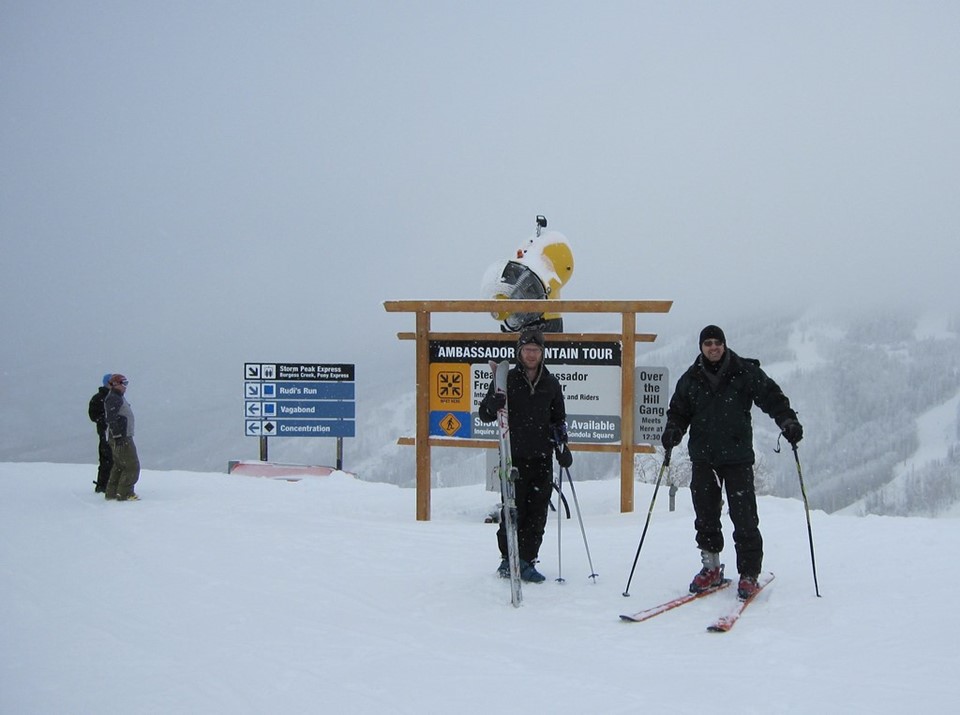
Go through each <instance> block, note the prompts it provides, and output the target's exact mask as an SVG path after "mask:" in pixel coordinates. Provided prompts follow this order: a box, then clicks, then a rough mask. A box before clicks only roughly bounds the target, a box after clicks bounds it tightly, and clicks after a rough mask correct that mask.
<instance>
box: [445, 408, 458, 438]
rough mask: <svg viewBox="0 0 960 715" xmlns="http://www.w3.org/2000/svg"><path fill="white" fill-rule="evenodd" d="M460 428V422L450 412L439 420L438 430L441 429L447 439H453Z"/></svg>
mask: <svg viewBox="0 0 960 715" xmlns="http://www.w3.org/2000/svg"><path fill="white" fill-rule="evenodd" d="M460 427H461V425H460V420H458V419H457V418H456V416H455V415H454V414H453V413H452V412H449V413H447V416H446V417H444V418H443V419H442V420H440V429H442V430H443V431H444V432H445V433H446V435H447V436H448V437H453V435H455V434H456V433H457V430H459V429H460Z"/></svg>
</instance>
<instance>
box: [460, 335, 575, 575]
mask: <svg viewBox="0 0 960 715" xmlns="http://www.w3.org/2000/svg"><path fill="white" fill-rule="evenodd" d="M545 347H546V343H545V341H544V338H543V333H542V332H540V331H539V330H524V331H523V332H522V333H521V334H520V338H519V340H518V341H517V364H516V365H515V366H514V367H513V369H511V370H510V373H509V375H508V377H507V394H506V397H504V395H502V394H497V392H496V391H495V389H494V385H493V382H492V381H491V384H490V389H489V390H488V392H487V395H486V396H485V397H484V398H483V401H482V402H481V403H480V407H479V410H478V413H479V416H480V419H481V420H482V421H484V422H493V421H494V420H496V419H497V411H498V410H499V409H502V408H503V406H504V404H505V403H506V405H507V413H508V415H509V423H510V452H511V456H512V459H513V466H514V467H516V468H517V471H518V477H517V481H516V484H515V487H516V503H517V541H518V544H519V552H520V577H521V578H522V579H523V580H524V581H529V582H532V583H541V582H542V581H544V580H545V577H544V576H543V574H541V573H540V572H539V571H537V569H536V566H535V564H536V563H537V556H538V555H539V553H540V544H541V542H542V541H543V530H544V528H545V527H546V524H547V510H548V508H549V504H550V495H551V491H552V489H553V456H552V455H553V452H554V443H553V441H552V440H551V437H552V435H553V431H554V428H555V427H557V426H559V425H564V427H563V432H564V433H565V432H566V429H565V422H566V419H567V413H566V408H565V406H564V400H563V391H562V389H561V388H560V383H559V381H558V380H557V378H556V377H555V376H554V375H552V374H551V373H550V371H549V370H548V369H547V367H546V365H544V364H543V357H544V349H545ZM558 461H559V462H560V465H561V466H563V467H569V466H570V465H571V464H573V454H571V452H570V449H569V447H567V446H566V445H564V446H563V449H562V450H560V451H559V453H558ZM504 522H505V519H504V517H503V514H502V513H501V517H500V528H499V529H498V530H497V544H498V545H499V547H500V558H501V562H500V567H499V568H498V569H497V571H498V573H499V574H500V575H501V576H502V577H504V578H507V577H508V576H509V568H510V567H509V562H508V557H507V534H506V529H505V526H504Z"/></svg>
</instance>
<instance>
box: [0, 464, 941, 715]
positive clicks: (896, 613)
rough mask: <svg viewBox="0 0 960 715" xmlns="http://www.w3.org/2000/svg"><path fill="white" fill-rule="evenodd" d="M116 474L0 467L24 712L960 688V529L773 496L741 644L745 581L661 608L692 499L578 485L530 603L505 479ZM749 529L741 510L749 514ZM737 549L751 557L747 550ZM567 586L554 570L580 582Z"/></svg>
mask: <svg viewBox="0 0 960 715" xmlns="http://www.w3.org/2000/svg"><path fill="white" fill-rule="evenodd" d="M92 475H93V468H92V467H90V466H74V465H65V464H44V463H33V464H18V463H4V464H0V487H2V489H3V492H4V494H5V495H6V496H5V498H4V499H3V500H2V501H0V564H2V565H3V566H2V569H0V632H2V633H3V641H4V646H3V649H2V653H0V712H3V713H35V714H50V715H53V714H59V713H98V714H99V715H110V714H113V713H117V714H121V713H122V714H124V715H130V714H134V715H136V714H140V713H144V714H146V713H151V714H153V713H164V714H167V713H174V712H194V713H205V714H208V715H215V714H218V713H223V714H224V715H227V714H229V715H240V714H244V713H251V714H252V713H257V714H259V713H303V712H325V713H347V712H350V713H371V714H372V713H377V714H380V713H406V714H408V715H425V714H433V713H436V714H438V715H439V714H441V713H451V712H460V713H489V712H491V711H496V712H503V713H530V712H540V711H550V712H556V713H571V714H579V713H586V712H597V713H623V714H624V715H626V714H627V713H630V714H633V713H637V712H671V713H702V712H704V708H705V703H707V702H708V703H709V707H708V710H709V711H710V712H715V713H728V712H729V713H770V712H777V713H804V714H806V713H810V712H839V711H843V712H849V713H871V715H877V714H878V713H891V714H892V713H903V712H940V711H944V710H948V709H949V708H950V707H952V705H951V703H954V701H955V700H956V687H955V684H954V677H953V676H954V673H953V671H954V667H953V664H954V662H955V656H952V655H950V654H951V653H954V652H955V643H954V640H955V638H954V630H953V629H952V628H951V627H949V624H951V623H953V621H954V617H953V615H952V607H951V606H950V604H949V599H941V600H937V599H934V600H930V599H926V600H925V601H924V602H923V603H922V604H920V603H919V602H918V600H917V594H918V593H919V591H920V590H922V589H925V588H928V587H929V586H930V584H935V588H936V591H937V592H938V593H953V592H955V591H957V590H958V588H960V572H958V571H957V570H956V569H951V568H945V564H950V563H952V557H953V547H952V544H954V543H955V541H956V538H955V532H956V526H957V522H956V520H953V519H932V520H931V519H923V518H910V519H904V518H890V517H869V518H856V517H851V516H840V515H833V516H828V515H825V514H824V513H822V512H815V513H813V515H812V522H813V533H814V538H815V544H816V556H817V567H818V574H819V582H820V590H821V593H822V596H823V597H822V598H817V597H816V596H815V595H814V587H813V579H812V574H811V561H810V553H809V546H808V541H807V533H806V527H805V519H804V513H803V506H802V503H801V502H799V501H797V500H793V499H778V498H773V497H764V498H762V499H761V502H760V515H761V522H762V523H761V526H762V528H763V530H764V536H765V541H766V561H765V567H766V568H768V569H770V570H772V571H774V572H775V573H776V576H777V578H776V580H775V581H774V583H773V584H772V586H771V587H770V588H769V589H768V590H767V591H765V592H764V593H763V594H762V596H761V597H760V598H759V600H758V601H757V603H755V604H753V605H752V606H751V607H750V609H749V610H748V611H747V612H746V614H745V615H744V617H743V619H742V620H741V621H740V623H739V624H738V625H737V626H736V628H735V629H734V630H733V631H731V632H730V633H728V634H723V635H720V634H711V633H707V632H706V631H705V629H704V628H705V626H706V625H707V624H708V623H709V622H711V621H712V620H713V618H714V617H715V616H717V615H718V614H719V613H720V612H722V611H723V610H725V609H726V608H727V606H728V605H729V603H730V602H731V601H732V599H733V594H732V593H729V592H727V593H723V594H717V595H714V596H710V597H708V598H706V599H704V600H702V601H699V602H697V603H695V604H691V605H688V606H684V607H682V608H680V609H679V610H676V611H673V612H671V613H668V614H665V615H662V616H660V617H659V618H657V619H654V620H653V621H650V622H647V623H640V624H625V623H621V622H620V621H619V619H618V617H617V616H618V614H619V613H621V612H624V611H633V610H639V609H641V608H642V607H645V606H648V605H652V604H654V603H657V602H660V601H663V600H665V599H667V598H670V597H672V596H675V595H679V594H680V593H682V592H683V591H684V590H685V588H686V585H687V583H688V582H689V579H690V577H691V576H692V574H693V573H694V572H695V571H696V570H697V568H698V567H699V559H698V554H697V551H696V548H695V546H694V543H693V528H692V520H693V517H692V513H691V509H690V506H689V495H688V494H687V493H686V491H685V490H681V491H680V493H679V494H678V496H677V509H676V511H674V512H670V511H669V510H668V508H667V505H668V499H667V497H666V494H665V493H664V491H663V490H661V492H660V494H659V497H658V500H657V503H656V509H655V512H654V515H653V519H652V524H651V527H650V531H649V533H648V535H647V539H646V542H645V545H644V549H643V552H642V553H641V556H640V559H639V563H638V566H637V570H636V574H635V576H634V579H633V583H632V586H631V589H630V592H631V596H630V597H629V598H624V597H623V596H622V592H623V590H624V586H625V583H626V579H627V576H628V574H629V569H630V565H631V562H632V560H633V557H634V554H635V551H636V546H637V543H638V539H639V535H640V531H641V528H642V524H643V519H644V517H645V516H646V511H647V505H648V504H649V502H650V499H651V497H652V487H649V486H648V485H643V484H641V485H638V486H637V504H638V509H637V512H635V513H633V514H620V513H619V511H618V505H619V484H618V483H617V482H616V481H592V482H578V483H577V494H578V497H579V501H580V504H581V509H582V513H583V519H584V524H585V529H586V534H587V538H588V543H589V546H590V550H591V555H592V560H593V563H594V567H595V569H596V571H597V572H598V574H599V575H600V576H599V579H598V580H597V583H593V582H591V581H590V580H588V579H587V576H588V574H589V569H588V566H587V561H586V557H585V550H584V548H583V543H582V538H581V534H580V532H579V529H578V527H577V522H576V519H575V518H574V519H572V520H571V521H566V522H564V523H563V525H562V536H563V542H562V551H561V552H560V553H561V554H562V562H559V563H558V544H557V522H556V516H555V515H552V516H551V520H550V522H549V525H548V529H547V534H546V538H545V541H544V546H543V549H542V551H541V567H542V570H543V572H544V573H545V575H546V576H547V578H548V580H547V582H546V583H544V584H540V585H537V586H532V585H527V586H525V588H524V604H523V606H522V607H521V608H519V609H514V608H512V607H511V606H510V603H509V589H508V586H507V584H506V583H505V582H503V581H501V580H500V579H498V578H497V577H496V575H495V573H494V571H495V568H496V565H497V562H498V557H497V549H496V546H495V543H494V527H493V526H491V525H488V524H484V523H483V516H484V514H485V513H486V511H487V510H488V508H489V507H490V506H491V504H492V497H491V495H490V494H488V493H486V492H484V491H483V490H482V488H481V487H478V486H472V487H462V488H453V489H442V490H436V491H435V492H434V494H433V520H432V521H430V522H417V521H416V520H415V519H414V513H415V494H414V491H413V490H409V489H400V488H397V487H395V486H391V485H387V484H383V483H368V482H362V481H359V480H356V479H352V478H350V477H348V476H346V475H344V474H342V473H335V474H334V475H333V476H331V477H326V478H309V479H304V480H303V481H299V482H286V481H274V480H269V479H259V478H251V477H239V476H227V475H224V474H204V473H192V472H161V471H154V470H146V471H145V472H144V473H143V476H142V478H141V482H140V484H139V486H138V491H139V493H140V494H141V496H142V501H140V502H136V503H127V504H120V503H107V502H105V501H104V500H103V499H101V498H100V497H99V495H95V494H94V493H93V490H92V487H91V485H90V481H91V478H92ZM725 528H726V530H727V534H728V535H729V524H726V525H725ZM724 558H725V561H726V563H727V564H728V565H729V564H731V563H733V552H732V547H729V546H728V548H727V550H726V551H725V552H724ZM561 567H562V575H563V577H564V578H565V579H566V581H565V582H564V583H563V584H560V583H557V582H556V581H555V579H556V577H557V576H558V575H559V574H560V573H561Z"/></svg>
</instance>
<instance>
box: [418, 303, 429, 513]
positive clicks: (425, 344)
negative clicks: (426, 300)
mask: <svg viewBox="0 0 960 715" xmlns="http://www.w3.org/2000/svg"><path fill="white" fill-rule="evenodd" d="M429 336H430V312H429V311H428V310H418V311H417V433H416V435H417V447H416V449H417V521H430V481H431V479H430V477H431V474H432V468H431V466H430V421H429V419H427V416H428V415H429V414H430V337H429Z"/></svg>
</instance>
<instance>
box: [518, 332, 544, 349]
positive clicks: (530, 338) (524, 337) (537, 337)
mask: <svg viewBox="0 0 960 715" xmlns="http://www.w3.org/2000/svg"><path fill="white" fill-rule="evenodd" d="M528 343H534V344H536V345H539V346H540V347H541V348H545V347H546V346H547V343H546V341H545V340H544V339H543V333H541V332H540V331H539V330H535V329H533V328H531V329H529V330H524V331H523V332H522V333H520V338H519V340H517V350H519V349H520V348H522V347H523V346H524V345H526V344H528Z"/></svg>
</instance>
